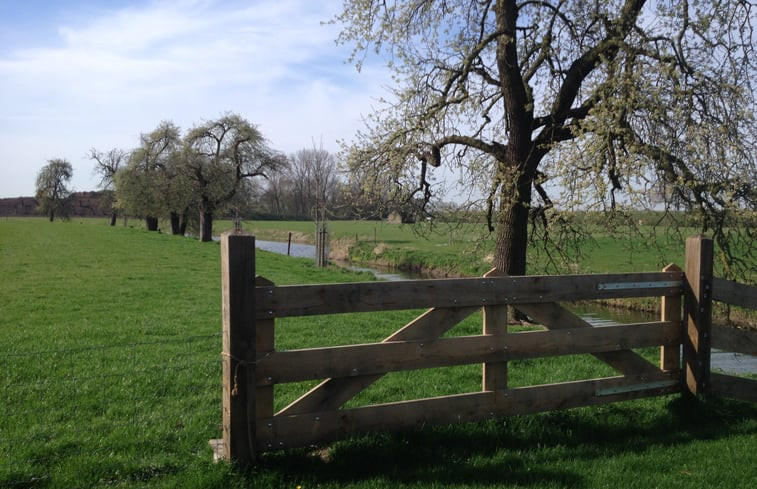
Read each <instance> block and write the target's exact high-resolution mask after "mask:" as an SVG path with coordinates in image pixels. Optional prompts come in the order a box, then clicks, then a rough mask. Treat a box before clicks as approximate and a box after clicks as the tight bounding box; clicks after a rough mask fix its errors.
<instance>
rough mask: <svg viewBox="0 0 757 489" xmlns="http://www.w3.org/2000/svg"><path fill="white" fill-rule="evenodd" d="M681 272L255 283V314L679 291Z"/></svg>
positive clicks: (269, 315)
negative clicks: (262, 285)
mask: <svg viewBox="0 0 757 489" xmlns="http://www.w3.org/2000/svg"><path fill="white" fill-rule="evenodd" d="M682 291H683V287H682V273H681V272H647V273H622V274H602V275H563V276H523V277H485V278H463V279H445V280H408V281H403V282H367V283H366V282H360V283H346V284H328V285H290V286H277V287H257V288H256V291H255V307H256V318H257V319H272V318H279V317H288V316H309V315H319V314H340V313H350V312H373V311H387V310H398V309H420V308H429V307H450V306H453V307H466V306H477V307H481V306H492V305H498V304H505V305H506V304H519V303H544V302H562V301H579V300H592V299H611V298H618V297H627V298H634V297H659V296H670V295H676V294H681V293H682Z"/></svg>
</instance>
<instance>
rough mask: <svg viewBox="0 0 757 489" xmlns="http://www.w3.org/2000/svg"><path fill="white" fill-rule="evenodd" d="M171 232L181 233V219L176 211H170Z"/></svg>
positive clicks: (174, 233)
mask: <svg viewBox="0 0 757 489" xmlns="http://www.w3.org/2000/svg"><path fill="white" fill-rule="evenodd" d="M171 234H173V235H177V234H182V233H181V220H180V216H179V213H178V212H171Z"/></svg>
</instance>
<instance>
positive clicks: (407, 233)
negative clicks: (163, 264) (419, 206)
mask: <svg viewBox="0 0 757 489" xmlns="http://www.w3.org/2000/svg"><path fill="white" fill-rule="evenodd" d="M215 225H216V231H215V233H214V234H216V235H218V234H220V233H221V232H222V231H224V230H228V229H231V227H232V223H231V221H228V220H226V221H224V220H219V221H216V223H215ZM243 227H244V228H245V230H247V231H249V232H251V233H252V234H254V235H256V236H257V237H258V238H260V239H265V240H271V241H284V242H285V241H287V239H288V238H289V233H291V234H292V240H293V241H296V242H302V243H310V244H312V243H313V242H314V234H315V233H314V231H315V227H314V224H313V223H312V222H309V221H245V222H243ZM328 227H329V232H330V234H331V243H332V248H336V251H337V254H341V255H343V258H345V259H347V258H350V259H352V260H353V261H363V262H366V263H374V264H379V265H384V266H390V267H397V268H410V269H412V268H418V269H427V270H431V269H433V270H435V271H436V273H437V274H438V275H442V276H477V275H481V274H483V273H485V272H486V271H488V270H489V269H490V268H491V253H492V250H493V248H494V239H493V236H492V235H489V234H486V233H485V232H484V231H485V229H484V226H483V225H482V224H475V223H445V222H440V223H435V224H434V225H433V226H430V225H429V224H426V223H424V224H422V225H419V226H414V225H407V224H397V223H391V222H387V221H330V222H329V223H328ZM595 228H596V226H595ZM647 228H649V227H647ZM647 231H648V229H647ZM689 234H695V232H694V230H693V229H692V230H688V229H682V230H678V231H675V230H672V229H666V228H665V229H661V230H660V231H659V232H658V234H657V236H656V237H655V240H654V244H653V245H652V246H650V244H649V242H648V241H646V240H644V239H642V237H641V236H637V235H634V234H633V233H631V231H627V234H626V235H623V234H620V235H618V234H617V233H615V234H609V233H607V232H606V231H604V230H601V229H599V228H596V229H594V230H593V231H592V232H591V238H586V239H584V240H581V241H577V242H569V243H567V244H566V246H565V248H566V254H567V255H569V256H570V257H571V258H572V259H571V261H570V262H568V263H559V264H558V263H550V262H549V259H548V254H551V255H553V256H555V255H556V254H555V250H554V249H545V248H544V247H541V246H539V245H537V246H532V247H531V249H530V255H529V273H534V274H538V273H556V272H562V273H566V272H569V273H603V272H610V271H612V272H638V271H659V270H660V269H662V268H663V267H664V266H665V265H667V264H669V263H678V264H682V263H683V256H684V244H685V240H686V237H687V236H688V235H689ZM347 248H350V250H349V254H348V252H347ZM348 255H349V256H348ZM555 261H557V260H555Z"/></svg>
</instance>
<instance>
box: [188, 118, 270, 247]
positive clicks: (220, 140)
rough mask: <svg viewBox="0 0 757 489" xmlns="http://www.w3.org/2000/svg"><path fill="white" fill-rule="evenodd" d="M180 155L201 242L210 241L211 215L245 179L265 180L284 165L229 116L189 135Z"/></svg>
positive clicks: (256, 134) (254, 131) (260, 138)
mask: <svg viewBox="0 0 757 489" xmlns="http://www.w3.org/2000/svg"><path fill="white" fill-rule="evenodd" d="M183 155H184V156H183V162H182V168H183V174H184V176H185V177H186V178H187V179H189V180H190V181H191V185H192V195H193V196H194V197H195V198H196V202H197V206H198V210H199V215H200V240H201V241H210V240H211V239H212V232H213V215H214V214H215V213H216V212H217V211H219V210H221V209H222V206H223V205H224V204H227V203H229V202H230V201H231V200H232V198H233V197H234V196H235V195H236V194H237V192H238V191H239V189H240V186H241V185H242V183H243V181H244V180H245V179H248V178H253V177H266V175H267V173H269V172H275V171H277V170H279V169H280V168H282V167H283V166H284V165H285V159H284V157H283V156H282V155H280V154H278V153H276V152H275V151H273V150H272V149H271V148H269V147H268V145H267V144H266V140H265V138H263V136H262V134H261V133H260V131H258V130H257V128H256V127H255V126H253V125H252V124H251V123H250V122H248V121H247V120H245V119H244V118H242V117H241V116H239V115H237V114H232V113H228V114H225V115H223V116H222V117H221V118H219V119H217V120H214V121H209V122H206V123H205V124H202V125H200V126H197V127H195V128H194V129H192V130H191V131H189V133H187V135H186V137H185V138H184V153H183Z"/></svg>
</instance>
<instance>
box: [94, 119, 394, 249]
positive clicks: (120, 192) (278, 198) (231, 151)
mask: <svg viewBox="0 0 757 489" xmlns="http://www.w3.org/2000/svg"><path fill="white" fill-rule="evenodd" d="M89 157H90V159H92V160H93V161H94V162H95V164H96V171H97V173H98V174H99V175H100V182H99V187H100V188H101V189H102V190H103V201H104V202H105V204H106V205H107V206H109V208H110V211H111V212H110V214H111V225H115V223H116V218H117V215H118V214H119V213H122V214H125V215H128V216H132V217H137V218H140V219H144V220H145V225H146V227H147V229H148V230H157V229H158V225H159V224H158V223H159V221H160V220H168V221H169V222H170V226H171V232H172V233H173V234H181V235H183V234H185V233H186V232H187V230H188V229H192V230H195V231H196V232H197V234H199V236H200V239H201V240H202V241H209V240H211V239H212V229H213V219H214V218H216V217H218V216H229V215H239V216H242V217H265V218H273V219H307V220H325V219H354V218H381V217H386V215H388V213H389V209H387V208H385V206H382V205H381V204H379V203H377V201H376V200H375V198H373V197H372V198H370V199H368V198H365V197H364V191H363V185H362V183H360V182H357V181H356V179H355V175H351V176H350V178H348V179H345V178H343V176H342V175H341V174H340V171H339V166H338V164H337V160H336V158H335V156H334V155H332V154H331V153H329V152H328V151H327V150H325V149H323V147H322V146H321V147H317V146H315V145H313V147H312V148H307V149H301V150H299V151H297V152H296V153H295V154H293V155H291V156H289V157H287V156H285V155H284V154H282V153H281V152H279V151H276V150H274V149H272V148H271V147H270V146H269V145H268V142H267V141H266V139H265V138H264V137H263V135H262V134H261V133H260V131H259V130H258V129H257V128H256V127H255V126H254V125H253V124H251V123H250V122H249V121H247V120H246V119H244V118H242V117H241V116H239V115H237V114H233V113H227V114H224V115H222V116H221V117H220V118H218V119H216V120H211V121H207V122H204V123H203V124H200V125H197V126H195V127H193V128H192V129H190V130H189V131H187V132H186V133H185V134H182V131H181V129H180V128H179V127H178V126H176V125H175V124H174V123H173V122H171V121H163V122H161V123H160V124H159V125H158V127H156V128H155V129H154V130H152V131H151V132H147V133H143V134H141V135H140V137H139V144H138V146H137V147H136V148H134V149H132V150H130V151H125V150H122V149H118V148H114V149H111V150H110V151H107V152H101V151H98V150H97V149H95V148H92V149H91V150H90V152H89Z"/></svg>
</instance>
